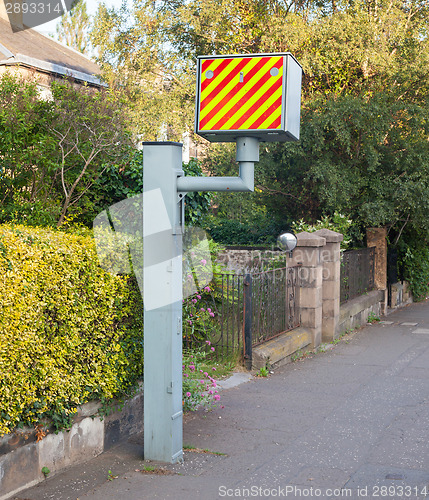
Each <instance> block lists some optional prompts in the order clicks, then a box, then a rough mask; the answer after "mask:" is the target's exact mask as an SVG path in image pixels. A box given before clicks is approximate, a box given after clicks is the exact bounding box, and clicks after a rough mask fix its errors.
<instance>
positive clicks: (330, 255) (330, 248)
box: [320, 243, 341, 263]
mask: <svg viewBox="0 0 429 500" xmlns="http://www.w3.org/2000/svg"><path fill="white" fill-rule="evenodd" d="M340 257H341V254H340V244H339V243H326V245H325V246H324V247H323V248H322V249H321V250H320V260H321V262H323V263H325V262H338V261H339V260H340Z"/></svg>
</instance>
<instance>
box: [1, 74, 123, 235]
mask: <svg viewBox="0 0 429 500" xmlns="http://www.w3.org/2000/svg"><path fill="white" fill-rule="evenodd" d="M51 90H52V99H50V100H43V99H42V98H41V95H40V93H39V90H38V86H37V84H36V82H33V81H31V80H24V79H20V78H19V77H17V76H13V75H11V74H9V73H6V74H4V75H2V78H1V79H0V104H1V106H0V108H1V109H0V133H1V136H2V141H1V144H0V157H1V161H0V180H1V182H0V202H1V209H0V222H7V221H9V222H18V223H26V224H34V225H53V224H55V223H57V224H58V225H61V224H62V223H63V222H64V218H65V216H66V214H68V213H69V214H70V215H72V216H73V217H75V218H76V219H80V221H86V222H87V221H88V219H90V218H91V217H92V218H94V217H95V215H97V213H98V212H97V210H98V208H99V206H100V205H101V206H103V200H102V199H100V198H99V197H101V198H102V197H103V196H104V194H105V193H103V191H102V189H100V185H96V183H97V180H98V179H99V178H100V176H101V175H102V173H103V172H104V171H105V170H107V169H109V171H110V172H112V170H114V171H118V172H122V171H124V170H125V171H127V167H126V166H125V163H124V162H125V161H129V157H130V156H131V157H132V155H133V152H132V150H131V149H130V148H131V144H130V141H129V137H128V133H127V129H126V113H125V111H124V110H122V109H121V108H120V104H121V100H120V99H119V97H118V94H117V93H115V92H112V91H108V90H101V91H95V90H94V89H91V88H89V87H77V86H74V85H73V84H72V83H70V82H68V81H63V82H60V83H58V82H53V83H52V85H51ZM131 163H132V162H131ZM87 223H88V222H87Z"/></svg>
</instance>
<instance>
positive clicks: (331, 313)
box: [322, 299, 340, 319]
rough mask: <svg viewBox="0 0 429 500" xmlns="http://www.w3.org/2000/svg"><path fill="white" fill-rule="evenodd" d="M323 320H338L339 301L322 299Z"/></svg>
mask: <svg viewBox="0 0 429 500" xmlns="http://www.w3.org/2000/svg"><path fill="white" fill-rule="evenodd" d="M322 316H323V318H337V319H338V318H339V316H340V301H339V300H338V299H323V301H322Z"/></svg>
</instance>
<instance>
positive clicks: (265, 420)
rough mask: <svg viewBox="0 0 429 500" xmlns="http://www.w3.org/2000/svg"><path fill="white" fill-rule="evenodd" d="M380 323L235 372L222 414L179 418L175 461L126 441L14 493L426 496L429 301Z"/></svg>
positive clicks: (200, 497) (208, 498)
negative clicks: (180, 454)
mask: <svg viewBox="0 0 429 500" xmlns="http://www.w3.org/2000/svg"><path fill="white" fill-rule="evenodd" d="M382 319H383V321H382V322H380V323H377V324H372V325H368V326H365V327H364V328H361V329H359V330H357V331H355V332H354V333H352V334H349V335H347V336H345V337H343V338H342V340H341V341H340V342H338V343H337V344H336V345H334V346H333V347H332V348H329V349H326V351H325V352H320V353H318V354H314V355H310V356H308V357H306V358H304V359H302V360H300V361H295V362H294V363H290V364H288V365H286V366H284V367H282V368H279V369H277V370H276V371H275V372H274V373H273V374H271V375H270V376H269V377H267V378H260V377H252V378H250V377H248V376H247V377H246V376H243V375H238V376H236V379H235V380H236V382H237V383H230V385H229V388H224V389H223V390H222V392H221V403H222V405H224V408H217V409H215V410H213V411H211V412H204V411H200V410H199V411H197V412H194V413H190V414H187V415H186V416H185V421H184V444H185V446H186V448H187V449H186V450H185V460H184V463H183V464H178V465H165V464H156V463H152V462H150V463H149V462H146V461H145V460H143V458H142V457H143V442H142V440H143V437H142V435H136V436H133V437H132V438H131V439H129V440H128V441H127V442H123V443H121V444H119V445H118V446H116V447H115V448H113V449H111V450H110V451H108V452H106V453H103V454H102V455H100V456H99V457H97V458H95V459H93V460H91V461H90V462H87V463H85V464H82V465H80V466H77V467H73V468H70V469H68V470H66V471H64V472H62V473H60V474H57V475H56V476H54V477H48V479H47V480H46V481H44V482H43V483H41V484H39V485H37V486H35V487H33V488H31V489H28V490H26V491H23V492H21V493H20V494H19V495H18V496H16V497H14V498H15V500H18V499H19V500H24V499H25V500H47V499H54V500H76V499H79V500H111V499H115V500H116V499H121V500H122V499H123V500H145V499H150V500H151V499H174V500H182V499H189V498H190V499H195V500H217V499H219V498H240V499H251V498H294V499H295V498H328V499H331V498H332V499H334V498H335V499H337V498H352V499H362V498H371V499H372V498H389V499H392V498H395V499H396V498H398V499H399V498H412V499H423V498H429V441H428V437H429V302H428V301H426V302H423V303H418V304H412V305H410V306H407V307H405V308H403V309H400V310H398V311H396V312H393V313H392V314H390V315H388V316H386V317H384V318H382ZM237 377H238V378H237ZM239 382H241V383H239Z"/></svg>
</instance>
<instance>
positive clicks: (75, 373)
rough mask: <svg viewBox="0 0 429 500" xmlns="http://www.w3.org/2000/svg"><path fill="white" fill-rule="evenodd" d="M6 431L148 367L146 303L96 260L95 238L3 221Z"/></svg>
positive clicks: (1, 337)
mask: <svg viewBox="0 0 429 500" xmlns="http://www.w3.org/2000/svg"><path fill="white" fill-rule="evenodd" d="M0 275H1V276H2V279H1V280H0V373H1V378H0V435H3V434H5V433H8V432H10V431H12V430H13V429H14V428H15V427H17V426H22V425H34V424H36V423H38V422H39V421H41V420H42V419H44V418H46V417H49V418H51V419H52V420H53V422H54V425H55V426H56V428H57V429H58V428H61V427H65V426H67V425H69V424H70V422H71V418H72V416H73V414H74V413H75V411H76V407H77V406H78V405H80V404H83V403H85V402H87V401H89V400H92V399H103V400H105V399H109V398H112V397H114V396H118V395H121V394H124V393H126V392H127V391H129V390H130V389H131V388H132V387H133V386H134V385H135V384H136V382H137V380H138V379H139V378H140V377H141V376H142V373H143V334H142V331H143V328H142V318H143V308H142V303H141V298H140V294H139V292H138V288H137V286H136V285H135V283H133V282H132V281H131V280H130V279H129V278H128V277H123V276H113V275H110V274H108V273H106V272H105V271H103V270H102V269H101V268H100V266H99V265H98V259H97V254H96V251H95V245H94V241H93V239H92V238H91V237H90V236H82V235H73V234H67V233H64V232H59V231H55V230H47V229H41V228H30V227H26V226H18V225H15V226H14V225H0Z"/></svg>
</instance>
